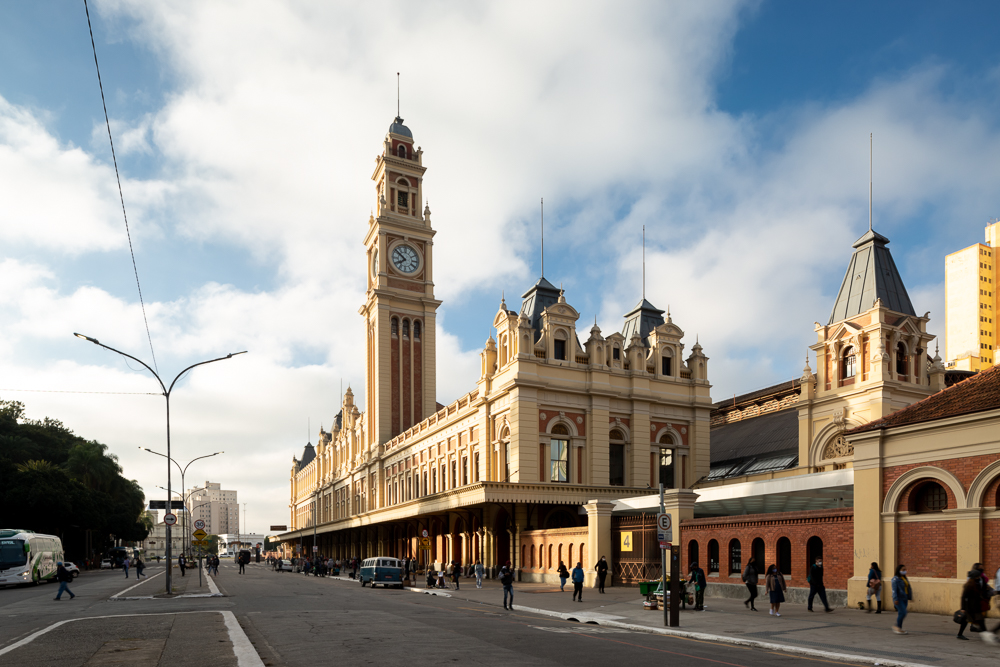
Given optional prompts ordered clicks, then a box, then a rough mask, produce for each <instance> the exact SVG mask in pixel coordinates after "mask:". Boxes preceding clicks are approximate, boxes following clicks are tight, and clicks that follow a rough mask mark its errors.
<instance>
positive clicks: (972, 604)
mask: <svg viewBox="0 0 1000 667" xmlns="http://www.w3.org/2000/svg"><path fill="white" fill-rule="evenodd" d="M979 578H980V577H979V572H978V571H977V570H973V571H971V572H969V578H968V579H966V580H965V586H963V587H962V611H963V612H965V620H963V621H962V623H961V625H959V626H958V639H965V640H968V639H969V638H968V637H966V636H965V634H963V633H964V632H965V628H966V627H968V625H969V624H970V623H971V624H972V625H973V628H972V630H973V632H982V630H977V629H976V626H977V625H981V624H982V623H983V610H982V600H983V596H982V595H981V594H980V591H979V581H978V579H979Z"/></svg>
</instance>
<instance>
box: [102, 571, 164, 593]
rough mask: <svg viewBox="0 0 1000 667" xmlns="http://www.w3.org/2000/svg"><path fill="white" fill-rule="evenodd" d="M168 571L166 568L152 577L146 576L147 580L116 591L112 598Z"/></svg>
mask: <svg viewBox="0 0 1000 667" xmlns="http://www.w3.org/2000/svg"><path fill="white" fill-rule="evenodd" d="M166 572H167V571H166V570H164V571H163V572H160V573H159V574H154V575H153V576H152V577H146V580H145V581H140V582H139V583H137V584H136V585H135V586H129V587H128V588H126V589H125V590H123V591H119V592H117V593H115V594H114V595H112V596H111V598H110V599H112V600H114V599H115V598H116V597H118V596H119V595H121V594H122V593H128V592H129V591H130V590H132V589H133V588H138V587H139V586H142V585H143V584H144V583H146V581H149V580H150V579H156V578H157V577H158V576H160V574H166Z"/></svg>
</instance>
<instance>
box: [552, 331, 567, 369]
mask: <svg viewBox="0 0 1000 667" xmlns="http://www.w3.org/2000/svg"><path fill="white" fill-rule="evenodd" d="M553 344H554V345H555V347H554V348H553V350H552V356H553V358H555V359H559V360H561V361H566V332H565V331H563V330H562V329H560V330H559V331H557V332H556V335H555V339H554V340H553Z"/></svg>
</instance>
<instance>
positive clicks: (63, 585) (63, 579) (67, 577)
mask: <svg viewBox="0 0 1000 667" xmlns="http://www.w3.org/2000/svg"><path fill="white" fill-rule="evenodd" d="M56 581H58V582H59V591H58V592H57V593H56V596H55V598H53V599H55V600H60V599H62V594H63V591H66V592H67V593H69V599H70V600H72V599H73V598H75V597H76V596H75V595H73V591H71V590H70V589H69V582H71V581H73V575H72V574H70V572H69V570H67V569H66V566H65V565H63V563H62V561H59V562H58V563H56Z"/></svg>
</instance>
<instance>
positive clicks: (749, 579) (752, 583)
mask: <svg viewBox="0 0 1000 667" xmlns="http://www.w3.org/2000/svg"><path fill="white" fill-rule="evenodd" d="M743 583H744V584H746V585H747V590H748V591H750V597H748V598H747V599H746V600H745V601H744V602H743V606H744V607H746V608H747V609H749V610H751V611H757V607H755V606H754V603H753V602H754V600H756V599H757V559H756V558H754V557H753V556H750V560H748V561H747V566H746V567H745V568H743Z"/></svg>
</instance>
